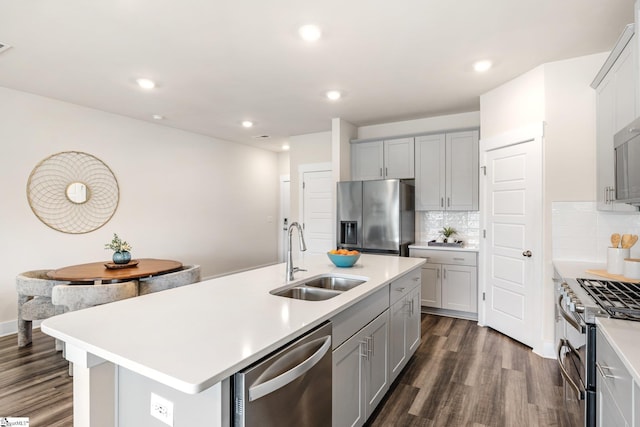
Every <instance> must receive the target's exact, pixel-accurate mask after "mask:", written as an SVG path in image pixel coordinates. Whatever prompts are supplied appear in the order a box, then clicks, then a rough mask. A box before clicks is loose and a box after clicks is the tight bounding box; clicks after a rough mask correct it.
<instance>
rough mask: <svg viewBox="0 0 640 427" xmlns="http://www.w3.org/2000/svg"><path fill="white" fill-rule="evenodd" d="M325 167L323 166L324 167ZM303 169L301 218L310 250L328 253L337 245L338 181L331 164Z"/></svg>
mask: <svg viewBox="0 0 640 427" xmlns="http://www.w3.org/2000/svg"><path fill="white" fill-rule="evenodd" d="M322 168H324V169H322ZM310 169H312V170H309V169H307V170H301V180H300V182H301V186H302V188H301V194H302V197H301V198H300V200H301V203H302V206H301V209H300V210H301V212H302V215H301V218H302V223H303V226H304V238H305V241H306V244H307V252H306V253H307V254H318V253H326V252H327V251H329V250H330V249H331V248H333V246H334V240H335V239H334V231H333V228H334V222H335V221H334V220H335V214H334V212H333V209H334V208H333V206H334V202H333V197H334V192H335V183H334V182H333V177H332V174H331V167H330V166H328V167H327V166H326V165H325V166H322V167H321V168H320V167H316V168H310Z"/></svg>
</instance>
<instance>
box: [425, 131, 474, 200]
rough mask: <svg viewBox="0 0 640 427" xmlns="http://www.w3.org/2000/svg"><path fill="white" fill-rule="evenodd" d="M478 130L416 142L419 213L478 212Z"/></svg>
mask: <svg viewBox="0 0 640 427" xmlns="http://www.w3.org/2000/svg"><path fill="white" fill-rule="evenodd" d="M478 140H479V132H478V131H477V130H471V131H462V132H451V133H446V134H438V135H426V136H419V137H417V138H416V141H415V158H416V165H415V177H416V210H423V211H427V210H450V211H472V210H478Z"/></svg>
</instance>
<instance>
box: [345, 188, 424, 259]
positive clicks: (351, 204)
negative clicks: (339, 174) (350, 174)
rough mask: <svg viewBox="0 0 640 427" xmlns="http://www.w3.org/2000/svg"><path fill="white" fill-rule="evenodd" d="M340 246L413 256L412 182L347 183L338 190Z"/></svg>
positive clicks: (413, 215) (363, 250) (413, 194)
mask: <svg viewBox="0 0 640 427" xmlns="http://www.w3.org/2000/svg"><path fill="white" fill-rule="evenodd" d="M337 211H338V212H337V220H338V223H337V228H336V229H337V246H338V247H339V248H347V249H358V250H360V251H362V252H372V253H387V254H397V255H400V256H409V245H410V244H411V243H413V242H414V235H415V188H414V186H413V182H412V181H402V180H398V179H384V180H375V181H344V182H339V183H338V188H337Z"/></svg>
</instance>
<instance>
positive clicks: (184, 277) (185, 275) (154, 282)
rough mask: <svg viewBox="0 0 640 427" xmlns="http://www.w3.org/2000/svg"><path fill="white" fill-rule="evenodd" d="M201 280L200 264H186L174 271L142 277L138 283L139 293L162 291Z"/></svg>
mask: <svg viewBox="0 0 640 427" xmlns="http://www.w3.org/2000/svg"><path fill="white" fill-rule="evenodd" d="M199 281H200V266H199V265H184V266H182V269H181V270H178V271H174V272H173V273H167V274H160V275H158V276H151V277H145V278H143V279H140V284H139V285H138V293H139V295H146V294H150V293H153V292H160V291H164V290H167V289H172V288H177V287H179V286H184V285H190V284H192V283H196V282H199Z"/></svg>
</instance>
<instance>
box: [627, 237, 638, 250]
mask: <svg viewBox="0 0 640 427" xmlns="http://www.w3.org/2000/svg"><path fill="white" fill-rule="evenodd" d="M637 241H638V235H637V234H632V235H631V239H630V240H629V247H630V248H631V247H632V246H633V245H635V244H636V242H637Z"/></svg>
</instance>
